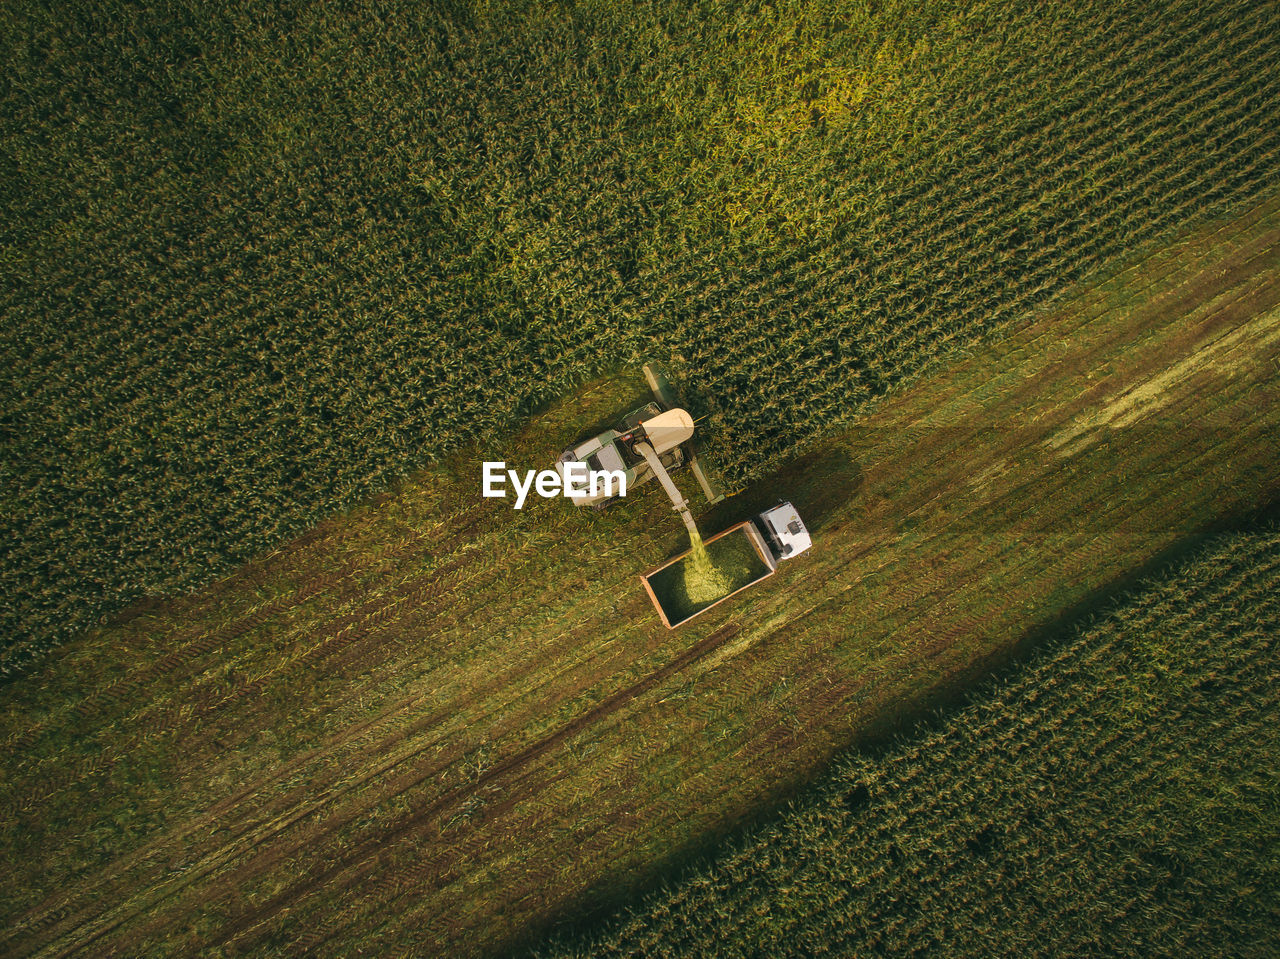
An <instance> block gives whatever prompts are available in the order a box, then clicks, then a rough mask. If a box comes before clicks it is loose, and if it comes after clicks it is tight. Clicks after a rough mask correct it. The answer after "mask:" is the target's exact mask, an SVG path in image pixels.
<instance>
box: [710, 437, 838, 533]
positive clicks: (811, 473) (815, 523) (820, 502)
mask: <svg viewBox="0 0 1280 959" xmlns="http://www.w3.org/2000/svg"><path fill="white" fill-rule="evenodd" d="M862 484H863V476H862V471H861V468H860V467H859V466H858V464H857V463H855V462H854V460H853V457H852V456H850V455H849V451H848V450H845V449H842V448H838V447H837V448H835V449H817V450H814V451H813V452H810V453H806V454H805V455H803V456H800V457H797V458H796V459H793V460H790V461H789V462H787V463H784V464H783V465H782V466H781V467H779V468H778V469H777V470H775V471H774V472H772V473H770V474H769V475H768V476H765V477H763V478H762V479H759V480H757V481H756V482H754V483H752V484H751V485H750V486H748V487H747V488H746V489H745V490H743V491H742V492H740V493H737V494H736V495H734V496H730V497H729V498H727V499H724V500H721V501H720V502H719V503H717V504H716V505H715V506H712V507H711V508H710V509H708V510H707V511H706V512H705V513H703V514H702V515H700V516H699V517H698V526H699V527H700V528H701V529H702V533H703V535H704V536H712V535H714V534H716V533H718V532H720V531H721V530H723V529H726V528H728V527H730V526H732V525H733V524H734V523H738V522H741V521H742V520H744V519H748V518H750V517H752V516H755V515H757V514H759V513H762V512H764V511H765V510H766V509H768V508H769V507H771V506H775V505H777V504H778V503H779V502H781V501H783V500H790V501H791V502H792V503H793V504H795V507H796V509H797V510H799V511H800V517H801V518H802V519H803V520H804V523H805V526H807V527H808V528H809V531H810V532H812V533H821V532H822V530H823V529H824V528H825V527H826V526H827V524H828V522H829V521H830V519H831V517H832V515H833V514H834V513H836V512H838V511H839V510H840V509H841V508H842V507H844V506H845V505H846V504H847V503H848V502H849V500H851V499H852V498H853V497H854V496H856V495H857V493H858V490H860V489H861V488H862ZM696 492H697V490H696V488H695V489H694V490H690V491H687V492H686V494H685V495H692V494H693V493H696Z"/></svg>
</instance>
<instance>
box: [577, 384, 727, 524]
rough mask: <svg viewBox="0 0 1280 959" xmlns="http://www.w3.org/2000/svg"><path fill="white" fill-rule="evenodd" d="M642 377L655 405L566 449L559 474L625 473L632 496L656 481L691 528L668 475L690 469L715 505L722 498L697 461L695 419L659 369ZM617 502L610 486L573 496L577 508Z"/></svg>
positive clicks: (685, 503)
mask: <svg viewBox="0 0 1280 959" xmlns="http://www.w3.org/2000/svg"><path fill="white" fill-rule="evenodd" d="M644 373H645V379H646V380H647V381H648V384H649V389H650V391H651V392H652V393H653V396H654V398H653V400H652V401H651V402H649V403H646V404H645V405H644V406H642V407H640V408H639V409H635V410H632V411H631V412H630V413H628V414H627V415H626V416H625V417H623V418H622V421H621V422H620V423H618V424H617V426H615V427H614V428H612V429H607V430H605V431H604V432H603V433H600V434H598V435H596V436H593V437H591V438H590V439H587V440H584V441H583V442H581V443H579V444H578V445H576V446H574V447H572V448H570V449H567V450H565V451H564V452H563V453H561V454H560V458H559V460H558V461H557V463H556V469H557V470H558V471H559V472H560V474H561V476H564V475H565V466H566V465H567V464H569V463H582V464H585V466H586V467H587V469H588V470H589V471H593V472H595V471H600V470H609V471H615V472H621V473H623V474H625V476H626V480H627V486H626V488H627V490H628V491H630V490H631V489H632V488H634V487H636V486H640V485H642V484H644V483H647V482H648V481H649V480H651V479H654V478H657V480H658V481H659V482H660V483H661V484H662V486H663V488H664V489H665V490H666V492H667V495H668V496H669V497H670V498H671V502H672V505H673V506H674V507H675V509H676V511H677V512H679V513H680V514H681V518H682V519H683V520H684V522H685V525H686V526H689V527H690V528H691V529H692V528H693V526H692V523H693V517H692V516H691V515H690V514H689V507H688V501H687V500H686V499H685V498H684V497H683V496H682V495H681V494H680V491H679V490H678V489H677V488H676V486H675V484H674V483H673V482H672V481H671V476H670V474H671V473H673V472H676V471H678V470H682V469H686V468H688V469H690V470H692V472H693V474H694V477H695V478H696V479H697V481H698V484H699V486H701V487H702V491H703V493H704V494H706V497H707V499H708V501H710V502H712V503H717V502H719V501H720V500H722V499H724V494H723V493H720V492H718V491H717V490H716V489H715V488H714V487H712V485H711V483H710V482H709V480H708V479H707V477H706V474H705V473H704V472H703V470H702V466H701V464H700V463H699V462H698V457H697V453H696V452H695V451H694V449H693V434H694V425H693V417H691V416H690V415H689V414H688V412H686V411H685V410H684V409H682V408H681V407H680V405H679V402H678V400H677V398H676V396H675V391H674V390H673V389H672V388H671V385H670V383H669V382H668V380H667V379H666V377H665V376H664V374H663V373H662V371H661V370H660V369H659V368H657V367H656V366H654V365H652V364H646V365H645V367H644ZM617 498H618V494H617V493H615V492H613V491H612V488H610V487H601V488H598V489H597V491H596V492H595V493H591V492H587V491H584V492H582V493H580V494H577V495H574V496H573V497H572V499H573V501H574V503H575V504H576V505H578V506H590V507H593V508H595V509H603V508H604V507H606V506H608V505H609V504H610V503H611V502H613V501H614V500H616V499H617Z"/></svg>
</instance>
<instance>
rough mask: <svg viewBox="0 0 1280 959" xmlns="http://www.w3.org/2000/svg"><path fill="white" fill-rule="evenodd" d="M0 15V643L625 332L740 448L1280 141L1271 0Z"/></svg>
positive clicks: (785, 447)
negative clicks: (674, 369)
mask: <svg viewBox="0 0 1280 959" xmlns="http://www.w3.org/2000/svg"><path fill="white" fill-rule="evenodd" d="M5 16H6V21H7V22H6V26H7V29H6V30H5V31H4V32H3V38H2V39H0V58H2V60H3V62H4V64H5V68H6V69H5V72H6V75H7V77H8V78H9V80H8V83H7V85H6V87H5V88H4V91H3V95H2V96H0V138H2V139H0V142H2V144H3V150H0V163H2V164H3V167H0V169H2V170H3V181H2V182H3V188H2V191H0V204H2V206H0V262H3V264H4V266H3V270H2V271H0V317H3V323H2V324H0V362H2V363H3V365H4V368H5V371H6V375H5V377H4V380H3V386H0V390H2V391H3V392H2V393H0V436H2V437H3V443H4V450H5V453H4V460H3V464H2V468H0V503H3V506H4V509H3V510H2V511H0V512H2V516H3V518H2V519H0V523H3V526H0V537H2V538H3V540H4V542H5V544H6V547H5V552H4V556H3V559H2V560H0V590H3V593H4V595H5V596H6V600H7V601H6V603H5V604H4V607H3V613H0V635H3V637H4V639H3V646H4V652H3V659H2V660H0V667H3V669H4V671H5V672H6V673H11V672H13V671H14V670H15V669H18V668H20V666H21V664H22V663H23V662H27V661H29V660H31V658H32V657H35V656H38V655H39V654H41V653H42V652H44V651H46V650H48V649H49V648H51V647H52V646H53V645H55V644H56V643H58V642H59V641H61V640H63V639H65V638H67V637H70V636H73V635H76V634H78V633H79V632H81V631H82V630H83V629H84V628H86V627H87V626H89V625H92V624H93V623H95V622H97V621H98V619H99V617H101V616H103V615H104V614H109V613H111V612H113V611H116V610H119V609H121V608H122V607H123V606H125V605H127V604H129V603H132V602H135V601H137V600H140V599H142V598H143V597H146V596H159V595H166V594H171V593H174V592H177V591H181V590H184V589H188V588H190V587H192V586H195V585H198V584H200V583H204V582H208V581H210V580H211V579H213V578H215V577H216V576H218V575H221V574H225V573H227V572H230V571H231V570H232V569H234V568H235V566H236V565H238V564H239V563H241V562H243V561H245V560H247V559H249V558H250V557H252V556H254V555H257V554H259V553H260V552H262V551H263V550H265V549H269V548H273V547H275V546H277V545H279V544H281V543H282V542H284V541H285V540H287V539H288V538H289V537H290V536H292V535H296V534H298V533H301V532H302V531H304V530H305V529H307V528H308V527H310V526H311V525H313V524H314V523H315V522H317V521H319V520H320V519H322V518H324V517H326V516H328V515H330V514H332V513H333V512H334V511H335V510H338V509H341V508H346V507H349V506H351V505H354V504H355V503H356V502H358V501H359V500H360V499H361V498H362V497H364V496H366V495H367V494H369V493H371V492H374V491H377V490H380V489H385V488H387V487H388V486H389V485H390V484H392V483H393V482H394V481H396V480H397V479H398V478H400V477H402V476H404V475H406V474H407V473H409V472H410V471H412V470H414V469H418V468H421V467H422V466H424V465H425V464H426V463H427V462H428V461H430V460H432V459H435V458H437V457H439V456H440V455H442V454H443V453H445V452H446V451H448V450H450V449H454V448H457V447H459V446H460V445H462V444H465V443H466V442H468V441H471V440H473V439H475V438H477V437H483V436H490V437H492V436H497V435H502V433H503V431H509V430H510V429H511V428H513V427H514V426H515V424H516V423H517V422H518V420H519V418H520V417H522V416H524V415H526V414H527V413H528V412H529V411H531V410H532V409H534V408H536V407H538V406H539V405H540V404H542V403H545V402H546V401H549V400H550V399H552V398H554V397H557V396H559V395H561V394H563V393H564V392H565V391H566V390H567V389H569V388H571V387H573V386H575V385H578V384H581V383H582V382H584V381H585V380H587V379H588V378H590V377H591V376H594V375H596V374H598V373H600V372H601V371H604V370H608V369H614V368H617V367H619V366H620V365H624V364H630V363H633V362H634V361H635V360H636V358H637V357H638V356H639V355H640V354H641V353H653V354H656V355H662V356H674V357H676V358H677V359H678V360H679V361H680V366H681V368H682V373H683V375H684V376H685V378H686V381H687V382H688V383H689V384H690V388H691V389H692V390H695V391H696V404H697V406H698V410H697V411H698V412H699V413H705V414H709V419H707V420H706V421H705V424H704V425H705V429H706V431H707V432H708V433H709V435H712V436H714V435H716V434H717V433H719V434H723V435H725V436H732V437H733V440H732V442H731V443H725V444H724V445H723V448H722V451H721V458H720V459H721V466H722V468H723V470H724V471H725V473H726V475H727V476H728V477H729V478H730V479H731V481H733V482H735V483H742V482H745V481H747V480H749V479H752V478H755V477H759V476H761V475H764V474H765V473H766V472H767V471H768V469H769V468H771V467H772V466H774V465H777V463H779V462H781V461H782V460H783V459H784V458H785V457H786V455H788V454H790V453H793V452H795V451H796V450H798V449H800V448H801V447H802V446H803V445H804V444H806V443H808V442H811V441H812V440H813V439H814V438H815V437H817V436H820V435H822V434H825V433H829V432H830V431H831V430H833V429H834V428H836V427H837V426H839V425H841V424H849V423H851V422H854V421H856V419H857V417H858V415H859V411H860V410H862V409H863V408H864V405H865V403H866V402H867V401H868V400H869V399H870V398H874V397H876V396H879V395H881V394H884V393H885V392H886V391H887V390H889V389H891V388H892V387H893V386H894V384H897V383H899V382H901V381H902V380H903V379H904V378H906V377H909V376H911V375H912V374H913V373H915V372H917V371H919V370H920V369H921V368H922V367H924V366H925V365H926V364H927V363H928V362H929V360H930V358H931V357H934V356H935V355H937V354H939V353H941V352H945V351H947V350H950V349H953V348H956V347H959V346H963V345H965V344H969V343H972V342H973V341H974V340H975V339H976V338H978V337H981V336H982V335H983V334H985V333H990V332H991V331H993V330H999V329H1004V328H1007V327H1008V326H1009V325H1010V324H1015V323H1017V322H1019V318H1020V317H1023V316H1025V315H1026V311H1027V309H1028V308H1029V307H1031V306H1033V305H1034V304H1036V303H1039V302H1041V301H1043V300H1045V299H1047V298H1050V297H1052V296H1054V295H1055V294H1057V293H1059V292H1060V291H1062V290H1064V289H1066V288H1068V287H1069V285H1070V284H1071V283H1072V282H1074V281H1075V280H1077V279H1079V278H1080V277H1082V276H1084V275H1086V274H1088V273H1089V272H1090V271H1093V270H1097V269H1099V268H1100V267H1102V266H1103V265H1104V264H1106V263H1108V262H1110V260H1111V259H1112V258H1114V257H1115V256H1116V255H1118V254H1119V253H1121V252H1122V251H1125V250H1128V249H1130V248H1132V247H1133V245H1134V244H1139V243H1143V242H1147V241H1149V240H1150V239H1151V238H1152V237H1153V236H1156V235H1159V234H1162V233H1165V232H1167V231H1169V230H1171V229H1175V228H1180V227H1182V226H1184V225H1186V224H1187V223H1188V222H1189V221H1192V220H1195V219H1197V218H1202V217H1204V216H1205V215H1206V214H1209V213H1213V212H1217V211H1220V210H1222V209H1224V208H1226V207H1227V206H1229V205H1231V204H1233V203H1236V202H1239V201H1242V200H1245V199H1247V198H1249V197H1251V196H1254V195H1256V194H1257V193H1258V191H1259V190H1260V189H1262V188H1263V187H1266V186H1268V185H1273V184H1275V183H1276V182H1278V178H1280V154H1278V153H1277V149H1278V148H1280V72H1277V71H1276V70H1275V69H1274V68H1273V67H1272V65H1273V64H1274V63H1276V62H1277V61H1278V60H1280V11H1278V10H1277V7H1276V5H1275V4H1274V3H1258V2H1256V0H1221V2H1219V0H1215V2H1211V3H1204V2H1199V3H1192V2H1174V3H1153V2H1120V3H1116V2H1106V3H1102V2H1088V3H1078V4H1070V5H1065V4H1054V5H1049V4H1014V3H1010V2H1008V0H998V2H992V0H988V2H979V3H951V2H937V0H929V2H925V3H910V4H908V3H888V4H883V5H880V6H877V7H874V8H873V7H872V6H871V5H865V4H860V3H843V2H835V0H823V2H818V3H800V2H798V0H792V2H782V3H777V4H759V3H746V4H728V3H715V2H707V3H687V2H674V0H663V2H651V3H638V4H625V5H622V4H612V3H607V2H595V3H589V2H584V3H580V4H573V3H515V2H513V3H510V4H507V3H480V2H477V3H474V4H466V3H444V4H408V3H404V4H396V3H378V4H369V5H367V6H360V5H355V6H339V5H336V4H314V5H304V4H301V3H296V4H294V3H261V2H256V0H255V2H252V3H242V4H237V3H231V2H216V3H198V2H194V0H193V2H187V3H174V4H169V5H166V6H164V7H162V8H157V7H155V6H152V5H144V4H129V3H118V2H113V3H102V4H86V3H72V4H60V5H57V6H56V7H55V8H53V9H50V8H48V7H47V6H45V5H42V4H28V3H22V2H19V3H13V4H10V5H9V6H8V7H7V8H6V14H5ZM762 407H767V411H768V412H767V414H763V413H762Z"/></svg>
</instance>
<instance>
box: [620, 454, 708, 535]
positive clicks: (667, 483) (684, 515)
mask: <svg viewBox="0 0 1280 959" xmlns="http://www.w3.org/2000/svg"><path fill="white" fill-rule="evenodd" d="M634 449H635V451H636V452H637V453H639V454H640V455H641V456H643V457H644V461H645V462H646V463H648V464H649V468H650V469H651V470H653V475H654V476H656V477H658V482H660V483H661V484H662V488H663V489H664V490H666V491H667V495H668V496H670V497H671V505H672V506H673V507H674V508H675V511H676V512H677V513H679V514H680V518H681V519H682V520H684V525H685V526H687V527H689V532H690V533H691V534H692V535H694V536H697V535H698V527H697V524H695V523H694V521H693V513H691V512H690V511H689V501H688V500H687V499H685V498H684V496H683V495H681V493H680V490H679V489H678V488H677V487H676V484H675V483H673V482H672V481H671V476H670V475H669V474H668V473H667V468H666V467H665V466H663V465H662V460H660V459H658V454H657V453H655V452H654V451H653V447H652V446H651V445H650V444H649V443H647V442H640V443H637V444H636V445H635V447H634Z"/></svg>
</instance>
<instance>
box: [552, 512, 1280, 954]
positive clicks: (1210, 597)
mask: <svg viewBox="0 0 1280 959" xmlns="http://www.w3.org/2000/svg"><path fill="white" fill-rule="evenodd" d="M1278 644H1280V528H1277V527H1275V526H1272V527H1270V528H1269V529H1267V530H1264V531H1260V532H1255V533H1239V534H1233V535H1229V536H1226V537H1223V538H1220V539H1219V540H1217V541H1216V542H1214V543H1212V544H1210V545H1209V546H1208V548H1206V549H1204V550H1203V551H1202V552H1201V553H1200V554H1199V555H1198V557H1197V558H1195V559H1194V560H1192V561H1191V562H1189V563H1187V564H1185V565H1183V566H1182V567H1181V568H1180V569H1178V570H1177V571H1176V572H1174V573H1171V574H1168V575H1165V576H1163V577H1162V578H1159V579H1157V580H1153V581H1150V582H1148V583H1147V584H1146V585H1145V587H1144V588H1143V589H1142V590H1141V591H1140V592H1139V593H1137V594H1136V595H1132V596H1130V597H1129V598H1128V599H1127V600H1125V601H1124V602H1122V603H1121V604H1119V605H1118V606H1116V607H1115V608H1113V609H1112V610H1110V611H1109V612H1108V613H1106V614H1105V615H1102V616H1100V617H1099V618H1097V619H1096V620H1095V621H1094V622H1093V623H1092V624H1090V625H1089V626H1088V627H1087V628H1082V629H1079V630H1078V631H1077V632H1076V633H1075V634H1074V635H1073V636H1072V637H1070V638H1069V640H1067V641H1065V642H1063V643H1061V644H1059V645H1058V646H1057V647H1056V648H1054V649H1052V650H1047V651H1045V652H1044V653H1043V654H1041V655H1038V656H1037V658H1036V659H1035V661H1034V662H1033V663H1032V664H1030V665H1029V666H1028V667H1027V668H1026V669H1025V670H1024V671H1022V672H1020V673H1019V674H1017V675H1016V676H1015V677H1013V678H1012V679H1010V680H1008V681H1007V682H1005V683H1003V684H1000V685H995V686H991V687H990V688H988V689H986V690H985V692H983V693H982V694H981V695H979V696H977V697H976V698H975V699H974V700H973V701H971V702H970V704H969V705H967V706H966V707H965V708H963V709H962V710H961V711H959V712H958V713H956V714H954V715H952V716H951V717H950V718H948V719H946V721H945V723H943V724H942V725H940V726H939V728H937V729H936V730H934V731H932V732H930V733H928V734H926V735H923V736H921V737H918V738H916V739H914V740H911V741H906V742H900V743H899V744H897V745H894V746H892V747H890V748H889V749H888V750H887V752H886V754H885V755H879V756H871V755H855V756H853V757H850V758H848V759H846V760H845V761H843V762H842V763H839V764H837V766H836V768H835V769H834V770H833V771H832V773H831V774H830V775H829V776H828V777H826V778H825V780H824V781H822V782H820V783H818V784H816V785H815V786H814V787H812V789H811V791H810V793H809V794H808V795H807V796H806V797H804V798H802V799H800V800H798V801H796V802H795V803H794V804H793V806H792V807H791V808H789V809H788V810H787V811H786V813H785V814H783V815H782V816H781V817H780V818H779V819H778V820H777V821H775V822H774V823H773V824H771V825H769V826H767V827H764V828H762V829H760V830H758V831H756V832H755V833H753V834H751V835H748V836H746V837H745V838H742V839H741V840H739V841H738V842H737V844H736V846H735V848H733V849H731V850H728V851H726V852H725V853H724V854H723V855H722V856H721V857H720V858H719V859H717V860H716V861H715V862H714V863H713V864H711V865H709V866H707V867H704V868H701V869H698V870H697V871H695V872H693V873H692V874H689V875H687V876H685V877H684V878H683V879H681V880H680V881H679V882H677V883H675V884H673V885H672V886H671V887H670V888H667V889H665V890H663V891H661V892H659V893H656V894H654V895H652V896H651V897H650V898H649V899H648V900H647V901H646V902H644V903H643V905H641V906H639V907H637V908H636V909H635V910H634V911H633V912H631V913H630V914H628V915H626V916H624V917H621V918H619V919H616V920H614V921H613V922H612V923H611V927H610V928H608V929H607V930H606V931H603V932H599V933H597V935H596V936H595V937H594V938H591V939H583V940H580V941H579V942H576V943H572V944H564V943H562V944H560V945H559V946H557V947H555V948H550V947H547V948H545V949H544V950H543V952H542V953H541V954H542V955H544V956H551V955H554V956H570V955H572V956H583V957H585V956H624V955H625V956H650V957H658V956H824V955H831V956H866V955H894V956H900V955H946V956H994V955H1016V956H1064V955H1072V956H1079V955H1100V954H1105V955H1132V956H1189V955H1196V956H1210V955H1213V956H1217V955H1222V956H1260V957H1261V956H1271V955H1274V954H1275V943H1276V941H1277V937H1278V936H1280V903H1278V902H1277V899H1276V890H1277V889H1278V888H1280V818H1278V817H1277V814H1276V813H1277V809H1276V797H1277V795H1278V789H1280V779H1278V773H1277V770H1280V735H1278V734H1277V729H1280V687H1278V686H1277V677H1278V676H1280V658H1278V657H1280V645H1278Z"/></svg>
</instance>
